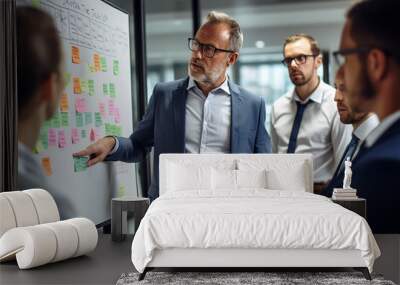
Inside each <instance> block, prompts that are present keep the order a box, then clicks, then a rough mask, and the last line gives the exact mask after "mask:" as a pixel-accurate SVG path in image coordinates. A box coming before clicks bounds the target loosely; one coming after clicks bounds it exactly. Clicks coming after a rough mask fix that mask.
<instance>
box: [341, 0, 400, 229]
mask: <svg viewBox="0 0 400 285" xmlns="http://www.w3.org/2000/svg"><path fill="white" fill-rule="evenodd" d="M399 10H400V1H397V0H368V1H361V2H358V3H357V4H355V5H354V6H353V7H352V8H351V9H350V10H349V12H348V13H347V19H346V23H345V25H344V28H343V32H342V37H341V41H340V50H339V51H337V52H335V53H334V55H335V57H336V60H337V61H338V62H339V64H341V65H342V68H343V72H344V81H345V86H346V88H347V91H348V98H349V104H350V106H351V107H352V108H353V109H354V110H355V111H361V112H374V113H376V114H377V115H378V117H379V120H380V124H379V125H378V127H377V128H376V129H375V130H373V131H372V132H371V134H370V135H369V136H368V137H367V139H366V140H365V143H364V144H363V146H362V147H361V149H360V151H359V153H358V155H357V157H356V158H355V160H354V162H353V183H352V187H353V188H356V189H357V190H358V196H360V197H362V198H366V199H367V205H368V206H367V220H368V223H369V225H370V226H371V229H372V231H373V232H374V233H390V234H398V233H400V220H399V217H400V207H399V205H400V191H399V190H400V94H399V92H400V91H399V90H400V29H399V28H398V11H399Z"/></svg>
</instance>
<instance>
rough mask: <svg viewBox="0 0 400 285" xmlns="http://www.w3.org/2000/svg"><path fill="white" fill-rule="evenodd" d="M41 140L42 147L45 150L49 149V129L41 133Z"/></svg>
mask: <svg viewBox="0 0 400 285" xmlns="http://www.w3.org/2000/svg"><path fill="white" fill-rule="evenodd" d="M39 140H40V142H41V145H42V146H43V148H44V149H48V148H49V137H48V129H47V130H46V132H41V133H40V136H39Z"/></svg>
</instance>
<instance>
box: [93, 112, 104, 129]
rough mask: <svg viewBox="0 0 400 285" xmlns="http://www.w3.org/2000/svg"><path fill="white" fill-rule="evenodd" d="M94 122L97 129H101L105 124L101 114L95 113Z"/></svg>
mask: <svg viewBox="0 0 400 285" xmlns="http://www.w3.org/2000/svg"><path fill="white" fill-rule="evenodd" d="M94 120H95V126H96V127H100V126H101V125H102V124H103V121H102V119H101V114H100V113H99V112H96V113H94Z"/></svg>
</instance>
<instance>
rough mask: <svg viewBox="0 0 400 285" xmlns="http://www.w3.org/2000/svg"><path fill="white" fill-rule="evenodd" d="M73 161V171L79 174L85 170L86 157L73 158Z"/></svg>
mask: <svg viewBox="0 0 400 285" xmlns="http://www.w3.org/2000/svg"><path fill="white" fill-rule="evenodd" d="M73 159H74V171H75V172H80V171H85V170H86V169H87V162H88V160H89V159H88V157H86V156H73Z"/></svg>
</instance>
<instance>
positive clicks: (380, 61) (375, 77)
mask: <svg viewBox="0 0 400 285" xmlns="http://www.w3.org/2000/svg"><path fill="white" fill-rule="evenodd" d="M388 70H389V61H388V58H387V56H386V55H385V53H384V52H383V51H381V50H379V49H372V50H371V51H370V52H369V53H368V56H367V72H368V75H369V78H370V80H371V82H372V83H377V82H379V81H381V80H382V79H384V77H385V76H386V75H387V72H388Z"/></svg>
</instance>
